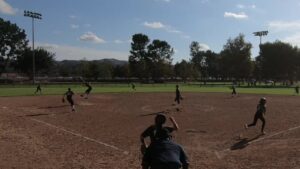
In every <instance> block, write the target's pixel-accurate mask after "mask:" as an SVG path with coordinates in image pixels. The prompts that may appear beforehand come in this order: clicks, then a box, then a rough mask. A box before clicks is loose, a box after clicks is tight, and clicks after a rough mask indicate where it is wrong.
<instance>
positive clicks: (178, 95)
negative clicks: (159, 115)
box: [174, 85, 183, 104]
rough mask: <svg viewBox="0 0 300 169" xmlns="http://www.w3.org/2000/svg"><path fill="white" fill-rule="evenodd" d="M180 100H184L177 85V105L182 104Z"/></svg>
mask: <svg viewBox="0 0 300 169" xmlns="http://www.w3.org/2000/svg"><path fill="white" fill-rule="evenodd" d="M180 100H183V98H182V96H181V94H180V91H179V86H178V85H176V97H175V100H174V101H175V102H177V104H180Z"/></svg>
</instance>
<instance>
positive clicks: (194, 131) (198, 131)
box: [185, 129, 207, 133]
mask: <svg viewBox="0 0 300 169" xmlns="http://www.w3.org/2000/svg"><path fill="white" fill-rule="evenodd" d="M185 132H187V133H207V131H205V130H196V129H187V130H186V131H185Z"/></svg>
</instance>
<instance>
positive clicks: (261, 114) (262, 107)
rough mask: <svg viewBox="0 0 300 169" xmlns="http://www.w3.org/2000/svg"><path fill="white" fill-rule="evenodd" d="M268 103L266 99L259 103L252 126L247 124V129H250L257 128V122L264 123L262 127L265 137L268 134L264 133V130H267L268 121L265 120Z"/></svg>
mask: <svg viewBox="0 0 300 169" xmlns="http://www.w3.org/2000/svg"><path fill="white" fill-rule="evenodd" d="M266 103H267V100H266V98H264V97H262V98H261V99H260V101H259V104H258V105H257V110H256V113H255V116H254V120H253V122H252V123H251V124H245V129H247V128H248V127H252V126H255V125H256V122H257V120H258V119H260V120H261V121H262V123H263V124H262V126H261V134H263V135H264V134H266V133H265V132H264V128H265V124H266V120H265V114H266Z"/></svg>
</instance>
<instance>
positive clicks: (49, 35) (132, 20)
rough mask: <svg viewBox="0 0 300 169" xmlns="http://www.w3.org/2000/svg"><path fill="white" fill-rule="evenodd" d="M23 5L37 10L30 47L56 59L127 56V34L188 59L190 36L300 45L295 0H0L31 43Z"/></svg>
mask: <svg viewBox="0 0 300 169" xmlns="http://www.w3.org/2000/svg"><path fill="white" fill-rule="evenodd" d="M24 10H29V11H33V12H38V13H41V14H42V20H35V44H36V45H35V46H39V47H43V48H45V49H47V50H49V51H51V52H54V53H55V54H56V60H65V59H66V60H80V59H86V60H97V59H103V58H115V59H119V60H128V56H129V51H130V42H131V37H132V35H134V34H136V33H143V34H146V35H147V36H148V37H149V38H150V39H151V40H153V39H159V40H165V41H167V42H168V43H169V44H170V45H171V46H172V47H173V48H174V51H175V54H174V56H173V62H174V63H176V62H178V61H181V60H182V59H185V60H189V59H190V58H191V56H190V54H189V46H190V44H191V42H192V41H197V42H199V43H200V44H201V46H202V48H203V50H207V49H210V50H212V51H214V52H220V51H221V50H222V49H223V45H224V44H225V43H226V42H227V40H228V39H229V38H235V37H236V36H238V35H239V34H240V33H242V34H244V35H245V39H246V41H247V42H250V43H252V45H253V48H252V51H251V53H252V56H251V57H252V58H255V57H256V56H257V55H258V51H259V48H258V46H259V38H258V37H256V36H254V35H253V32H256V31H264V30H268V31H269V34H268V35H267V36H265V37H263V38H262V42H263V43H265V42H274V41H275V40H281V41H284V42H288V43H291V44H292V45H297V46H299V47H300V18H299V16H300V1H299V0H285V1H283V0H86V1H83V0H0V17H1V18H3V19H5V20H9V21H11V22H12V23H16V24H17V25H18V26H19V27H20V28H22V29H24V30H25V31H26V34H27V38H28V40H29V42H30V45H31V42H32V41H31V38H32V37H31V36H32V33H31V18H28V17H24V16H23V13H24Z"/></svg>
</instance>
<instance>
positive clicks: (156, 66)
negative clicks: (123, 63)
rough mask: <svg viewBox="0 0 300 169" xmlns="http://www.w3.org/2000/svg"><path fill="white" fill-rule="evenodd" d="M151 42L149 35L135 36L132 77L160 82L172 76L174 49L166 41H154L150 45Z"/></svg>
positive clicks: (130, 64)
mask: <svg viewBox="0 0 300 169" xmlns="http://www.w3.org/2000/svg"><path fill="white" fill-rule="evenodd" d="M149 42H150V40H149V38H148V36H147V35H144V34H135V35H133V37H132V43H131V50H130V56H129V69H130V74H131V76H134V77H138V78H140V79H147V80H149V79H150V78H152V79H153V80H159V79H160V78H163V77H166V76H170V74H171V72H172V65H171V62H172V55H173V54H174V51H173V48H172V47H171V46H170V45H169V44H168V43H167V42H166V41H161V40H153V41H152V42H151V43H150V44H149Z"/></svg>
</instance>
